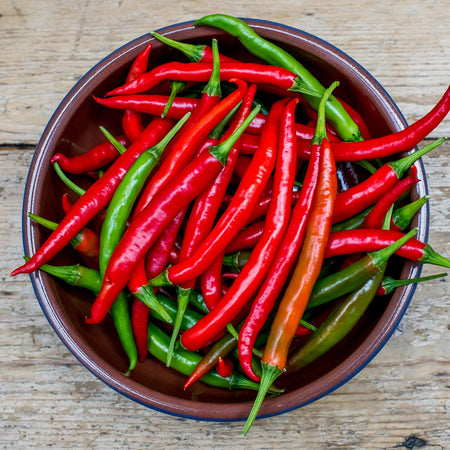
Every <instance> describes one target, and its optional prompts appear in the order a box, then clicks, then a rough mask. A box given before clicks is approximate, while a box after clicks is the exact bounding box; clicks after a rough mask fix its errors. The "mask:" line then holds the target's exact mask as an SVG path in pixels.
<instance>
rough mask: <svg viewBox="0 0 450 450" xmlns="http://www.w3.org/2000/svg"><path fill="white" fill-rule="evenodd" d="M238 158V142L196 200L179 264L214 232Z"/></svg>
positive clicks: (244, 110)
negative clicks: (212, 180) (209, 184)
mask: <svg viewBox="0 0 450 450" xmlns="http://www.w3.org/2000/svg"><path fill="white" fill-rule="evenodd" d="M255 93H256V85H255V84H252V85H251V86H250V87H249V89H248V91H247V93H246V95H245V98H244V101H243V103H242V106H241V107H240V109H239V113H238V115H237V117H236V119H235V120H234V121H233V123H232V124H231V126H230V128H229V129H228V131H227V132H226V134H225V135H224V136H223V138H222V139H221V141H222V142H223V141H224V140H226V139H227V138H228V137H229V136H231V134H232V133H234V131H236V130H237V129H238V127H239V126H240V125H241V124H242V123H243V122H244V120H245V118H246V117H247V116H248V114H249V112H250V110H251V107H252V103H253V99H254V96H255ZM238 155H239V143H236V145H235V146H234V147H233V149H232V150H231V152H230V154H229V155H228V162H227V164H226V165H225V167H224V168H223V169H222V170H221V171H220V174H219V175H218V177H217V178H216V180H215V181H214V184H213V185H212V186H211V187H210V188H209V189H208V190H207V191H205V192H204V193H203V194H201V195H200V196H199V197H198V198H197V199H196V200H195V203H194V205H193V207H192V210H191V213H190V216H189V220H188V221H187V224H186V228H185V230H184V238H183V244H182V246H181V250H180V261H183V260H185V259H186V258H188V257H190V256H191V255H192V253H193V252H194V250H195V249H196V248H197V247H198V245H199V244H200V242H201V241H202V240H203V239H204V238H205V236H207V234H208V233H209V232H210V231H211V229H212V227H213V225H214V221H215V220H216V217H217V213H218V211H219V208H220V205H221V203H222V200H223V197H224V195H225V192H226V189H227V187H228V184H229V182H230V179H231V176H232V174H233V171H234V169H235V166H236V164H237V161H238ZM194 282H195V279H193V280H189V283H190V286H191V287H193V284H194ZM183 287H184V288H186V287H187V286H186V285H184V286H183ZM207 304H208V303H207Z"/></svg>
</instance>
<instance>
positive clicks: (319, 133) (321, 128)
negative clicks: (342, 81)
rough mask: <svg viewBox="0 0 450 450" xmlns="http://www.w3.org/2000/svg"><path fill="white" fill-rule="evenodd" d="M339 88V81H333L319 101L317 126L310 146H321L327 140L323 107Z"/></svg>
mask: <svg viewBox="0 0 450 450" xmlns="http://www.w3.org/2000/svg"><path fill="white" fill-rule="evenodd" d="M338 86H339V81H335V82H334V83H332V84H331V86H330V87H329V88H328V89H326V90H325V92H324V93H323V96H322V98H321V99H320V103H319V108H318V110H317V124H316V131H315V132H314V136H313V138H312V140H311V145H321V144H322V141H323V140H324V139H326V138H327V128H326V117H325V107H326V104H327V102H328V100H330V97H331V94H332V92H333V91H334V90H335V89H336V88H337V87H338Z"/></svg>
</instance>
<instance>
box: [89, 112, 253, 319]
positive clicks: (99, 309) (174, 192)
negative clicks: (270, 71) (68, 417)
mask: <svg viewBox="0 0 450 450" xmlns="http://www.w3.org/2000/svg"><path fill="white" fill-rule="evenodd" d="M257 111H259V108H255V110H254V113H255V114H256V112H257ZM253 117H254V115H253V113H252V114H251V115H250V116H249V117H248V120H251V119H252V118H253ZM245 125H246V123H244V124H243V126H242V127H241V128H240V129H239V130H238V131H239V133H240V132H242V131H243V129H244V128H245ZM239 133H235V134H234V135H233V137H232V138H230V140H227V141H226V142H224V143H222V144H221V145H219V146H217V147H215V148H213V149H211V150H210V151H209V152H205V153H202V154H201V155H200V156H198V157H197V158H195V159H194V160H193V161H192V162H191V163H189V164H188V165H187V166H186V167H185V168H184V169H183V170H181V171H180V172H179V173H178V176H177V177H175V179H173V180H172V181H171V182H169V183H168V184H167V185H166V187H165V188H163V189H162V190H161V191H159V192H158V194H157V195H155V197H153V199H152V200H151V201H150V203H149V204H148V205H147V206H146V207H145V208H144V209H143V210H142V211H141V213H139V214H138V215H137V216H136V217H135V218H134V219H133V220H132V222H131V223H130V226H129V227H128V229H127V230H126V232H125V233H124V235H123V237H122V239H121V240H120V242H119V243H118V245H117V246H116V249H115V250H114V252H113V254H112V256H111V258H110V261H109V264H108V267H107V268H106V271H105V275H104V277H103V283H102V287H101V290H100V292H99V294H98V296H97V298H96V300H95V301H94V304H93V305H92V308H91V317H90V318H86V321H87V323H91V324H95V323H99V322H101V321H102V320H103V319H104V317H105V316H106V314H107V313H108V311H109V309H110V307H111V305H112V304H113V303H114V300H115V299H116V297H117V295H118V294H119V293H120V292H121V291H122V289H123V288H124V287H125V285H126V284H127V282H128V280H129V279H130V276H131V274H132V273H133V271H134V270H135V268H136V265H137V264H138V262H139V261H140V260H141V259H142V258H144V256H145V254H146V253H147V251H148V250H149V249H150V248H151V247H152V245H153V244H154V243H155V241H156V240H157V239H158V237H159V236H160V235H161V233H162V232H163V230H164V229H165V228H166V227H167V226H168V225H169V224H170V222H171V221H172V220H173V218H174V217H175V216H176V215H177V214H178V213H179V212H180V211H181V210H183V209H184V208H185V207H186V205H188V204H189V203H190V202H191V201H192V200H193V199H194V198H196V197H197V196H198V195H199V194H200V193H201V192H203V191H204V190H205V189H206V188H207V187H209V186H210V185H211V183H212V182H213V180H214V179H215V177H216V176H217V175H218V174H219V172H220V170H221V169H222V167H223V164H225V163H226V158H228V153H229V151H230V150H231V147H230V145H234V143H235V140H236V139H237V138H238V137H239V135H240V134H239Z"/></svg>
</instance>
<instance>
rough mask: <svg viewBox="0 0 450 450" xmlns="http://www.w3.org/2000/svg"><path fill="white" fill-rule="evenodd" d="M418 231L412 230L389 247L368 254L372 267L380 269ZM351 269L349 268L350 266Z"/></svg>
mask: <svg viewBox="0 0 450 450" xmlns="http://www.w3.org/2000/svg"><path fill="white" fill-rule="evenodd" d="M417 231H418V229H417V228H414V229H412V230H411V231H410V232H409V233H407V234H405V235H404V236H403V237H401V238H400V239H399V240H398V241H395V242H394V243H392V244H391V245H389V246H387V247H385V248H382V249H381V250H378V251H376V252H370V253H368V254H369V256H371V258H372V261H373V265H374V266H375V267H378V268H380V267H381V266H382V265H383V264H385V263H386V261H387V260H388V259H389V258H390V257H391V256H392V255H393V254H394V253H395V252H396V251H397V250H398V249H399V248H400V247H402V246H403V245H404V244H406V243H407V242H408V241H409V240H410V239H411V238H413V237H414V236H415V235H416V234H417ZM350 267H351V266H350Z"/></svg>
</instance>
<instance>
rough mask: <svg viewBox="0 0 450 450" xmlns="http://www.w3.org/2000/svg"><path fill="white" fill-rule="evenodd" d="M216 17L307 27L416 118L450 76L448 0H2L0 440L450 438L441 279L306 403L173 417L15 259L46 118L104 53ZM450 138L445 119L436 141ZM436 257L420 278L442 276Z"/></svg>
mask: <svg viewBox="0 0 450 450" xmlns="http://www.w3.org/2000/svg"><path fill="white" fill-rule="evenodd" d="M215 11H220V12H224V13H230V14H234V15H238V16H242V17H261V18H265V19H268V20H273V21H279V22H282V23H286V24H288V25H291V26H294V27H297V28H301V29H304V30H306V31H308V32H311V33H313V34H316V35H317V36H319V37H322V38H323V39H325V40H327V41H329V42H331V43H333V44H335V45H336V46H338V47H340V48H341V49H342V50H344V51H345V52H347V53H348V54H349V55H350V56H351V57H353V58H354V59H355V60H357V61H358V62H360V63H361V64H362V65H363V66H364V67H365V68H366V69H367V70H369V71H370V72H371V73H372V74H373V75H374V76H375V77H376V78H377V79H378V80H379V81H380V83H381V84H382V85H383V86H384V87H385V88H386V89H387V90H388V92H389V93H390V94H391V95H392V97H393V98H394V100H395V101H396V102H397V104H398V105H399V107H400V109H401V110H402V111H403V113H404V115H405V117H406V118H407V120H408V121H409V122H412V121H413V120H415V119H417V118H418V117H420V116H421V115H423V114H425V113H426V112H427V111H428V110H429V109H430V108H431V107H432V105H433V104H434V103H435V102H436V101H437V100H438V99H439V97H440V95H441V94H442V93H443V92H444V90H445V89H446V87H447V85H448V75H449V73H448V67H449V66H448V61H450V35H449V33H448V24H449V23H450V8H449V5H448V2H447V1H439V0H423V1H420V0H399V1H397V2H392V1H386V0H381V1H379V2H371V1H368V0H363V1H359V2H356V1H354V0H346V1H343V2H331V1H328V0H326V1H323V2H317V1H311V0H305V1H303V2H301V3H298V2H294V1H292V0H281V1H278V2H273V1H269V0H260V1H258V2H250V3H249V2H247V3H245V4H243V7H240V4H239V3H234V4H233V2H229V3H226V2H225V3H224V2H218V1H217V0H210V1H209V2H208V3H207V4H205V3H204V2H199V1H197V0H190V1H184V2H179V1H174V0H167V1H166V2H164V3H157V2H146V1H144V0H122V1H120V0H118V1H114V0H100V1H96V2H90V1H82V2H69V1H65V0H50V1H49V0H45V1H44V0H37V1H33V2H31V1H30V0H8V1H5V2H3V3H2V4H1V6H0V14H1V17H0V49H1V50H0V217H1V218H2V221H1V222H0V241H1V242H2V244H3V245H2V258H1V259H0V283H1V287H0V293H1V297H2V301H1V302H0V431H1V433H0V447H1V448H13V447H14V448H29V447H33V448H41V447H46V446H54V447H57V448H90V447H99V448H106V447H114V448H127V447H130V448H144V447H149V446H151V447H152V448H167V447H168V446H170V445H173V446H175V447H177V448H192V447H198V448H210V447H211V446H212V445H214V446H216V447H220V448H230V447H233V446H234V447H237V448H244V447H248V448H283V447H284V448H308V449H322V448H332V449H343V448H345V449H347V448H358V449H360V448H364V449H366V448H367V449H371V448H373V449H380V448H412V443H413V442H414V441H415V443H416V446H415V448H419V447H420V446H425V448H430V449H432V448H436V449H437V448H449V446H448V442H449V441H450V431H449V427H448V424H449V410H450V363H449V360H450V354H449V352H450V345H449V344H450V342H449V333H448V329H449V312H448V301H449V287H448V286H449V285H448V281H447V279H445V280H441V281H439V280H437V281H433V282H430V283H426V284H423V285H420V286H419V287H418V288H417V290H416V293H415V295H414V298H413V301H412V302H411V305H410V307H409V309H408V311H407V313H406V315H405V316H404V318H403V320H402V322H401V324H400V326H399V328H398V330H397V331H396V332H395V333H394V336H393V337H392V338H391V339H390V341H389V342H388V344H387V345H386V346H385V347H384V349H383V350H382V351H381V352H380V354H379V355H377V357H376V358H375V359H374V360H373V361H372V362H371V363H370V364H369V365H368V366H367V367H366V368H365V369H364V370H363V371H361V372H360V373H359V374H358V375H357V376H356V377H354V378H353V379H352V380H351V381H350V382H348V383H347V384H345V385H344V386H342V387H341V388H339V389H338V390H337V391H335V392H333V393H332V394H330V395H328V396H326V397H324V398H323V399H321V400H319V401H317V402H315V403H313V404H310V405H308V406H306V407H304V408H302V409H300V410H297V411H291V412H289V413H287V414H284V415H282V416H278V417H276V418H269V419H263V420H260V421H258V422H257V423H256V424H255V425H254V427H253V429H252V430H251V433H250V434H249V435H248V437H247V438H242V437H241V436H240V432H241V429H242V423H207V422H199V421H193V420H188V419H181V418H174V417H170V416H167V415H164V414H162V413H159V412H156V411H152V410H149V409H146V408H144V407H142V406H141V405H138V404H136V403H134V402H132V401H130V400H128V399H126V398H125V397H123V396H121V395H120V394H118V393H116V392H114V391H112V390H111V389H110V388H109V387H107V386H106V385H104V384H103V383H101V382H100V381H98V380H97V379H96V378H95V377H94V376H93V375H91V374H90V373H89V372H88V371H87V370H86V369H85V368H84V367H82V366H81V365H80V364H79V363H78V362H77V361H76V360H75V358H74V357H73V356H72V355H71V354H70V352H69V351H68V350H67V349H66V347H65V346H64V345H63V344H62V343H61V342H60V341H59V339H58V337H57V336H56V334H55V333H54V331H53V330H52V328H51V327H50V325H49V324H48V322H47V320H46V319H45V317H44V316H43V314H42V312H41V309H40V307H39V305H38V302H37V301H36V298H35V296H34V293H33V290H32V288H31V285H30V283H29V280H28V278H27V277H26V276H20V277H16V278H14V279H10V278H9V273H10V271H11V270H12V269H13V268H14V267H16V266H17V265H18V264H20V263H21V257H22V252H23V250H22V240H21V232H20V229H21V223H20V221H21V209H22V196H23V190H24V185H25V180H26V175H27V171H28V167H29V164H30V161H31V158H32V154H33V146H34V145H36V143H37V141H38V139H39V136H40V135H41V133H42V131H43V129H44V127H45V124H46V123H47V121H48V119H49V118H50V116H51V114H52V113H53V111H54V110H55V109H56V107H57V105H58V103H59V102H60V101H61V100H62V98H63V97H64V95H65V94H66V92H67V91H68V90H69V89H70V88H71V86H72V85H73V84H74V83H75V82H76V81H77V80H78V78H79V77H80V76H82V75H83V74H84V73H85V72H86V71H87V70H88V69H89V68H90V67H92V66H93V65H94V64H95V63H96V62H98V61H99V60H100V59H101V58H103V57H104V56H106V55H107V54H109V53H110V52H111V51H113V50H114V49H116V48H117V47H119V46H121V45H123V44H125V43H126V42H128V41H130V40H132V39H134V38H136V37H138V36H141V35H143V34H145V33H146V32H148V31H150V30H153V29H157V28H159V27H162V26H165V25H168V24H171V23H176V22H181V21H185V20H190V19H195V18H198V17H200V16H202V15H204V14H208V13H211V12H215ZM449 134H450V122H449V120H448V119H447V120H446V121H445V123H444V124H443V125H442V126H440V127H439V128H438V129H437V130H436V131H435V132H434V133H433V136H432V137H437V136H445V135H449ZM449 152H450V144H448V143H446V144H444V145H443V146H442V147H440V148H439V149H436V150H435V151H433V152H432V153H431V154H429V155H427V156H426V157H425V158H424V163H425V167H426V171H427V175H428V184H429V191H430V195H431V200H430V208H431V215H432V223H431V230H430V236H429V243H430V244H431V245H432V246H433V247H434V248H435V249H436V250H438V251H439V252H440V253H442V254H444V255H450V226H449V223H450V220H449V219H450V212H449V200H448V199H449V196H450V188H449V183H448V180H449V175H450V170H449V163H448V154H449ZM441 271H442V270H441V269H440V268H437V267H431V266H430V267H426V268H425V269H424V271H423V273H424V274H430V273H438V272H441Z"/></svg>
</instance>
